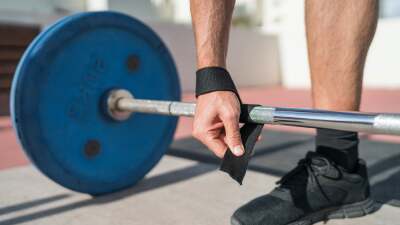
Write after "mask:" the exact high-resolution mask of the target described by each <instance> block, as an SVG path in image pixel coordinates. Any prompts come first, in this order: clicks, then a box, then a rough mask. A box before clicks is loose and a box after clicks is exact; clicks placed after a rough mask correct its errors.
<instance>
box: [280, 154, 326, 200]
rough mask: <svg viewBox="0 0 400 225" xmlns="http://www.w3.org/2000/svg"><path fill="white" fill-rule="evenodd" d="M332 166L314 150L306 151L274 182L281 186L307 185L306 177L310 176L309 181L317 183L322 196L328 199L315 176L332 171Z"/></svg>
mask: <svg viewBox="0 0 400 225" xmlns="http://www.w3.org/2000/svg"><path fill="white" fill-rule="evenodd" d="M332 166H333V165H332V163H331V162H330V161H329V160H328V159H326V158H324V157H322V156H320V155H319V154H317V153H315V152H308V153H307V155H306V157H305V158H304V159H301V160H299V162H298V163H297V166H296V167H295V168H294V169H292V170H291V171H289V172H288V173H287V174H286V175H284V176H283V177H282V178H281V179H280V180H279V181H277V182H276V184H278V185H280V186H281V187H284V186H296V185H307V180H308V177H310V178H311V179H310V182H313V183H315V184H317V186H318V187H319V189H320V190H321V192H322V194H323V195H324V197H325V198H326V199H327V200H328V201H330V199H329V198H328V196H327V195H326V193H325V191H324V190H323V188H322V187H321V185H320V183H319V180H318V179H317V177H318V176H319V175H325V174H327V173H329V172H330V171H332V170H331V169H332ZM304 172H306V173H304Z"/></svg>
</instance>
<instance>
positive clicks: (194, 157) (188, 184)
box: [0, 88, 400, 225]
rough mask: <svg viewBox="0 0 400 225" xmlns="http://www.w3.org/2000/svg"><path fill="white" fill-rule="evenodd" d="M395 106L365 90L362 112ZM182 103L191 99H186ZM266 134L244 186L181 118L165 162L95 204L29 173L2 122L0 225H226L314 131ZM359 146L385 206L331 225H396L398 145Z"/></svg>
mask: <svg viewBox="0 0 400 225" xmlns="http://www.w3.org/2000/svg"><path fill="white" fill-rule="evenodd" d="M241 94H242V98H243V99H244V101H245V102H248V103H259V104H264V105H272V106H287V107H310V105H311V101H310V98H309V94H308V92H307V91H303V90H290V91H289V90H285V89H281V88H270V89H263V88H249V89H242V90H241ZM399 98H400V91H395V90H392V91H382V90H369V91H366V92H365V95H364V102H363V106H362V108H363V111H386V112H400V104H398V99H399ZM184 100H187V101H191V100H193V96H191V95H185V96H184ZM268 128H269V130H271V131H268V129H267V131H265V132H264V138H263V140H262V141H261V143H259V144H258V145H257V146H258V147H257V149H256V155H255V157H254V159H253V160H252V163H251V165H250V170H249V171H248V173H247V175H246V177H245V182H244V185H243V186H239V185H237V184H236V183H235V182H233V181H232V180H231V179H230V178H228V176H227V175H225V174H223V173H222V172H219V171H218V170H217V169H218V161H217V160H216V159H215V158H214V157H213V156H212V155H211V154H209V153H208V152H207V151H206V150H205V149H204V147H203V146H201V145H200V144H199V143H198V142H196V141H194V140H193V139H192V138H190V131H191V119H187V118H182V119H181V121H180V123H179V126H178V130H177V133H176V141H175V142H174V144H173V145H172V146H171V150H170V152H169V155H167V156H165V157H164V158H163V159H162V161H161V162H160V163H159V164H158V165H157V166H156V167H155V169H154V170H153V171H152V172H151V173H149V174H148V175H147V176H146V178H145V179H144V180H142V181H141V182H140V183H139V184H138V185H136V186H134V187H132V188H130V189H128V190H125V191H122V192H118V193H115V194H111V195H107V196H103V197H97V198H93V197H91V196H89V195H85V194H79V193H75V192H72V191H69V190H67V189H64V188H63V187H60V186H58V185H57V184H55V183H53V182H52V181H50V180H49V179H48V178H46V177H44V176H43V175H42V174H40V173H39V172H38V171H37V170H36V169H34V168H33V167H32V166H31V165H29V162H28V160H27V159H26V157H25V156H24V154H23V153H22V151H21V150H20V147H19V145H18V143H17V140H16V138H15V135H14V133H13V131H12V127H11V123H10V120H9V118H8V117H0V170H1V171H0V224H1V225H3V224H44V225H46V224H49V225H50V224H51V225H55V224H68V225H69V224H99V225H101V224H140V225H143V224H171V225H172V224H174V225H177V224H185V225H187V224H202V225H207V224H210V225H212V224H229V217H230V215H231V214H232V212H233V211H234V210H235V209H236V208H237V207H238V206H240V205H241V204H243V203H245V202H247V201H248V200H250V199H252V198H254V197H256V196H258V195H261V194H264V193H266V192H268V191H270V190H271V189H272V188H273V187H274V186H275V181H276V180H277V179H279V177H280V176H281V175H282V174H283V173H285V172H286V171H287V170H289V169H290V168H291V167H292V166H293V164H294V163H295V162H296V161H297V160H298V159H299V158H301V157H302V155H304V153H305V152H306V151H307V150H310V149H311V148H312V136H311V135H310V134H311V133H312V131H311V130H308V129H301V128H290V127H268ZM292 132H295V133H292ZM362 138H363V141H362V145H361V146H362V147H361V155H362V157H364V158H366V159H367V161H368V163H369V167H370V177H371V183H372V191H373V196H374V198H375V199H376V200H377V201H378V202H380V203H381V204H382V205H381V207H380V209H379V210H378V211H377V212H376V213H374V214H372V215H369V216H366V217H362V218H358V219H345V220H332V221H329V222H328V224H337V225H345V224H346V225H347V224H349V225H350V224H366V225H386V224H387V225H397V224H400V222H399V221H400V208H398V207H400V148H398V147H397V144H395V143H398V142H399V139H398V138H397V137H385V136H366V135H363V136H362ZM371 140H379V141H385V142H376V141H371ZM321 224H322V223H321Z"/></svg>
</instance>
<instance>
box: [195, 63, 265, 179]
mask: <svg viewBox="0 0 400 225" xmlns="http://www.w3.org/2000/svg"><path fill="white" fill-rule="evenodd" d="M213 91H232V92H233V93H235V94H236V95H237V97H238V99H239V101H240V104H241V114H240V122H242V123H245V124H244V125H243V126H242V127H241V128H240V136H241V138H242V142H243V145H244V149H245V152H244V154H243V155H242V156H240V157H237V156H235V155H233V153H232V152H231V150H230V149H228V150H227V151H226V153H225V155H224V159H223V160H222V164H221V167H220V170H221V171H224V172H226V173H228V174H229V175H230V176H231V177H232V178H233V179H234V180H236V181H237V182H238V183H239V184H242V181H243V178H244V176H245V174H246V170H247V166H248V164H249V160H250V158H251V156H252V155H253V149H254V145H255V143H256V141H257V138H258V136H259V135H260V133H261V131H262V128H263V126H264V124H257V123H254V122H253V121H251V120H250V117H249V112H250V111H251V109H252V108H253V107H254V106H255V105H245V104H242V102H241V99H240V96H239V93H238V91H237V89H236V86H235V84H234V82H233V80H232V78H231V76H230V74H229V72H228V71H227V70H225V69H224V68H221V67H206V68H203V69H200V70H198V71H197V72H196V97H198V96H200V95H202V94H206V93H209V92H213Z"/></svg>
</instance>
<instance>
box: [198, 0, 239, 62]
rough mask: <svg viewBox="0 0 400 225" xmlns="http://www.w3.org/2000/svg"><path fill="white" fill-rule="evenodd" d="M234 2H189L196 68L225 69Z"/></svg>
mask: <svg viewBox="0 0 400 225" xmlns="http://www.w3.org/2000/svg"><path fill="white" fill-rule="evenodd" d="M234 4H235V1H234V0H223V1H221V0H191V1H190V11H191V14H192V21H193V29H194V35H195V40H196V49H197V67H198V68H203V67H208V66H220V67H224V68H225V67H226V55H227V51H228V39H229V30H230V24H231V18H232V12H233V7H234Z"/></svg>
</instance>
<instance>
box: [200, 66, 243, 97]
mask: <svg viewBox="0 0 400 225" xmlns="http://www.w3.org/2000/svg"><path fill="white" fill-rule="evenodd" d="M213 91H232V92H234V93H235V94H236V95H237V96H238V97H239V94H238V91H237V89H236V86H235V83H233V80H232V78H231V75H230V74H229V72H228V71H227V70H226V69H224V68H222V67H205V68H202V69H199V70H197V72H196V97H199V96H200V95H202V94H206V93H209V92H213ZM239 100H240V98H239Z"/></svg>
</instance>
